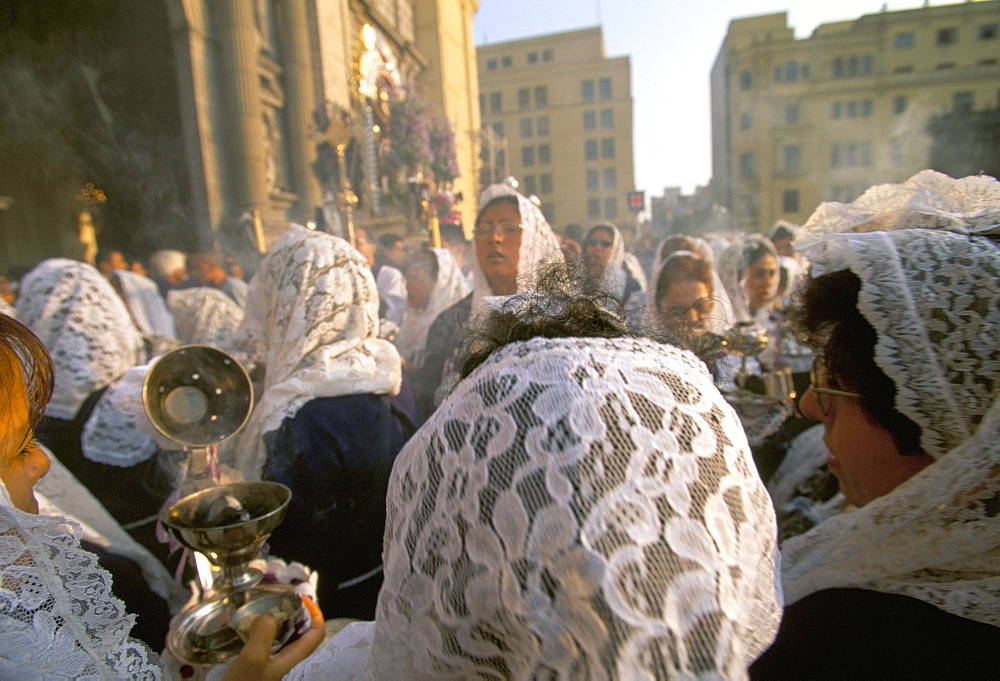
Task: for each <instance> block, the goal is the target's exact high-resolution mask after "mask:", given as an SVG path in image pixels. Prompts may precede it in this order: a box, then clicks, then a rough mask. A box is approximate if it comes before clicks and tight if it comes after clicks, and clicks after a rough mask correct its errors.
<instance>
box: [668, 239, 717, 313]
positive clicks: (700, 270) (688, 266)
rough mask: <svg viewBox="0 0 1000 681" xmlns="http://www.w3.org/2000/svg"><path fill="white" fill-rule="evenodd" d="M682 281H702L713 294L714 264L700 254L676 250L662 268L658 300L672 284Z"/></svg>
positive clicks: (710, 293)
mask: <svg viewBox="0 0 1000 681" xmlns="http://www.w3.org/2000/svg"><path fill="white" fill-rule="evenodd" d="M682 281H700V282H701V283H703V284H705V285H706V286H707V287H708V291H709V295H712V293H713V290H712V283H713V282H712V266H711V265H710V264H709V263H708V261H707V260H705V259H704V258H702V257H701V256H700V255H696V254H695V253H691V254H687V253H683V252H677V251H675V252H674V253H673V254H672V255H671V256H670V257H668V258H667V259H666V260H665V261H664V262H663V267H662V268H661V269H660V275H659V277H658V278H657V280H656V298H655V300H656V302H657V303H659V302H660V301H661V300H663V298H664V296H666V295H667V291H669V290H670V285H671V284H673V283H675V282H682Z"/></svg>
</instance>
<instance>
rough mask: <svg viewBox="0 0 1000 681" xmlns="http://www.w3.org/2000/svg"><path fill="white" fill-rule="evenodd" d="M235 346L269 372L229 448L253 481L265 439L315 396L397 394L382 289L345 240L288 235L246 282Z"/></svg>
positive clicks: (300, 230)
mask: <svg viewBox="0 0 1000 681" xmlns="http://www.w3.org/2000/svg"><path fill="white" fill-rule="evenodd" d="M246 310H247V312H246V317H245V318H244V320H243V325H242V326H241V327H240V330H239V331H237V334H236V336H235V337H234V344H236V345H242V346H244V347H252V348H256V349H257V351H258V354H259V356H260V357H261V358H262V359H263V362H264V364H265V366H266V373H265V378H264V388H263V391H262V396H261V398H260V400H259V402H258V404H257V407H256V408H255V409H254V412H253V414H252V415H251V417H250V419H249V421H248V422H247V425H246V427H245V428H244V429H243V431H242V432H241V433H240V434H239V435H238V436H237V437H235V438H233V440H231V441H230V442H227V443H226V444H225V447H226V449H227V450H228V451H230V452H233V453H234V455H235V462H236V468H237V469H238V470H239V471H240V472H241V473H242V474H243V475H244V477H245V478H246V479H247V480H257V479H259V478H260V471H261V468H262V466H263V465H264V461H265V459H266V457H267V451H266V448H265V446H264V440H263V436H264V434H265V433H269V432H271V431H273V430H276V429H277V428H278V427H279V426H280V425H281V422H282V421H283V420H284V419H285V418H286V417H288V416H294V415H295V413H296V412H298V410H299V409H300V408H301V407H302V406H303V405H304V404H306V403H307V402H309V401H310V400H313V399H315V398H318V397H336V396H339V395H356V394H365V393H371V394H375V395H394V394H396V393H397V392H398V391H399V387H400V381H401V378H402V377H401V370H400V361H399V353H397V352H396V348H395V347H393V345H392V343H390V342H389V341H386V340H382V339H380V338H378V328H379V326H378V290H377V289H376V288H375V280H374V279H373V278H372V273H371V270H370V269H369V267H368V263H367V261H365V259H364V257H363V256H362V255H361V254H360V253H358V252H357V251H356V250H355V249H353V248H351V246H350V244H348V243H347V242H346V241H344V240H343V239H341V238H339V237H335V236H331V235H329V234H324V233H322V232H314V231H310V230H308V229H306V228H304V227H301V226H299V225H292V226H290V227H289V228H288V229H287V230H286V231H285V233H284V234H283V235H282V237H281V238H280V239H279V240H278V241H277V242H275V243H274V245H272V246H271V248H270V250H269V251H268V253H267V256H266V257H265V258H264V261H263V262H262V263H261V265H260V269H259V270H258V272H257V274H256V275H255V276H254V278H253V279H252V280H251V282H250V292H249V297H248V299H247V307H246Z"/></svg>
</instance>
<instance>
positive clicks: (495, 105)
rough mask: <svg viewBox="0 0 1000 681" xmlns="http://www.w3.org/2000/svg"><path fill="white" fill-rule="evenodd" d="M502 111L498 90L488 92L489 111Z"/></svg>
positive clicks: (501, 101)
mask: <svg viewBox="0 0 1000 681" xmlns="http://www.w3.org/2000/svg"><path fill="white" fill-rule="evenodd" d="M501 111H503V100H501V99H500V93H499V92H491V93H490V113H500V112H501Z"/></svg>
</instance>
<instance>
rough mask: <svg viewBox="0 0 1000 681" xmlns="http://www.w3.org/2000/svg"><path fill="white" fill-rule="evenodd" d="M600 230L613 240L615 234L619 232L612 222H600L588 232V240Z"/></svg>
mask: <svg viewBox="0 0 1000 681" xmlns="http://www.w3.org/2000/svg"><path fill="white" fill-rule="evenodd" d="M599 229H600V230H603V231H605V232H607V233H608V234H610V235H611V236H612V238H614V236H615V232H617V231H618V228H617V227H615V226H614V225H613V224H611V223H610V222H598V223H597V224H596V225H594V226H593V227H591V228H590V229H588V230H587V238H588V239H589V238H590V237H592V236H594V232H596V231H597V230H599Z"/></svg>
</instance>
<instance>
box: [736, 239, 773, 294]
mask: <svg viewBox="0 0 1000 681" xmlns="http://www.w3.org/2000/svg"><path fill="white" fill-rule="evenodd" d="M754 237H755V238H751V239H747V240H746V243H745V244H744V255H743V262H744V267H743V269H742V270H741V271H740V282H741V285H742V286H743V292H744V295H745V296H746V299H747V304H748V305H749V307H750V311H751V312H754V311H756V310H758V309H760V308H762V307H765V306H766V305H767V304H768V303H770V302H771V300H773V298H774V293H775V291H776V290H777V288H778V254H777V252H776V251H775V250H774V245H773V244H771V243H770V242H769V241H768V240H767V239H766V238H764V237H760V236H759V235H754Z"/></svg>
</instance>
